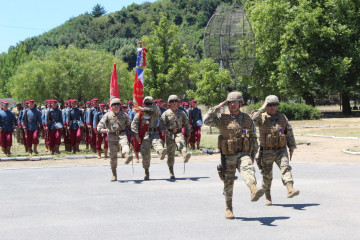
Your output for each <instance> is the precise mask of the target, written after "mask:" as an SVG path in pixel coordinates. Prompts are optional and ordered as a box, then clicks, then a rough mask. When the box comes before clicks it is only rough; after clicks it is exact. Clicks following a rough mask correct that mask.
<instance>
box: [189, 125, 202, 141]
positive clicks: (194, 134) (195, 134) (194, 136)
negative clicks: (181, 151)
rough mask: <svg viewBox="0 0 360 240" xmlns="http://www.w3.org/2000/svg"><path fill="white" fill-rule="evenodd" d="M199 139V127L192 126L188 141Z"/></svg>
mask: <svg viewBox="0 0 360 240" xmlns="http://www.w3.org/2000/svg"><path fill="white" fill-rule="evenodd" d="M200 139H201V127H193V128H192V131H191V136H190V142H191V143H195V142H200Z"/></svg>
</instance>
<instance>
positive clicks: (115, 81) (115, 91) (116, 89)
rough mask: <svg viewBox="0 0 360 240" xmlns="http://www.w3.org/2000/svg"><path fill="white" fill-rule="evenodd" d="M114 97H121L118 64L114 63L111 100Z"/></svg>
mask: <svg viewBox="0 0 360 240" xmlns="http://www.w3.org/2000/svg"><path fill="white" fill-rule="evenodd" d="M113 98H120V94H119V85H118V79H117V74H116V64H115V63H114V68H113V71H112V74H111V81H110V101H111V99H113Z"/></svg>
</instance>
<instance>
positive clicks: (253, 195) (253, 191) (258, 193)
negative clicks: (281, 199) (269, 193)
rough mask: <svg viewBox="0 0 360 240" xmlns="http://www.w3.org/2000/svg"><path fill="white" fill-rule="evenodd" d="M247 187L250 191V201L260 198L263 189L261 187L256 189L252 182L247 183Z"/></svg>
mask: <svg viewBox="0 0 360 240" xmlns="http://www.w3.org/2000/svg"><path fill="white" fill-rule="evenodd" d="M249 188H250V191H251V201H252V202H256V201H257V200H259V198H261V197H262V196H263V195H264V189H262V188H260V189H258V188H257V187H256V185H254V184H249Z"/></svg>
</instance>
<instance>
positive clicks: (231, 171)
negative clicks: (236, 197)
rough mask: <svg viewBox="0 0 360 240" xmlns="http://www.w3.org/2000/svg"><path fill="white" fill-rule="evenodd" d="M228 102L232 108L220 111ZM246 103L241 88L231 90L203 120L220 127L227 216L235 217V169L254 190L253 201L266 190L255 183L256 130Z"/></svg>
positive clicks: (221, 176) (221, 172) (229, 217)
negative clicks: (244, 107)
mask: <svg viewBox="0 0 360 240" xmlns="http://www.w3.org/2000/svg"><path fill="white" fill-rule="evenodd" d="M226 103H229V110H230V112H225V113H221V114H219V113H220V109H221V108H222V107H223V106H224V105H225V104H226ZM243 103H244V100H243V97H242V95H241V93H239V92H231V93H229V94H228V97H227V99H226V100H225V101H224V102H222V103H220V104H219V105H217V106H216V107H214V108H210V109H209V111H208V112H207V113H206V115H205V117H204V123H205V124H207V125H210V126H213V127H217V128H219V131H220V135H219V139H218V146H219V149H220V151H221V165H220V166H218V171H219V175H220V178H221V179H222V180H223V181H224V195H225V201H226V209H225V217H226V218H227V219H234V214H233V209H232V196H233V189H234V180H235V179H237V177H236V176H235V172H236V169H238V171H239V172H240V173H241V175H242V177H243V179H244V181H245V183H246V184H247V186H248V187H249V189H250V191H251V201H257V200H259V198H260V197H261V196H263V195H264V190H263V189H262V188H261V189H258V188H257V187H256V178H255V168H254V166H253V161H254V158H255V154H256V152H257V149H258V144H257V140H256V132H255V126H254V123H253V121H252V120H251V118H250V116H249V115H248V114H246V113H243V112H241V111H240V107H241V106H242V104H243Z"/></svg>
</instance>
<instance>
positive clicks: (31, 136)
mask: <svg viewBox="0 0 360 240" xmlns="http://www.w3.org/2000/svg"><path fill="white" fill-rule="evenodd" d="M28 104H29V108H28V109H25V112H24V116H23V117H22V121H21V125H22V127H23V129H24V132H25V138H26V146H27V149H28V152H29V154H30V155H31V154H32V153H33V150H32V144H34V153H35V154H38V151H37V145H38V144H39V126H42V122H41V113H40V111H39V110H38V109H37V108H35V104H34V100H32V99H31V100H28Z"/></svg>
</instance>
